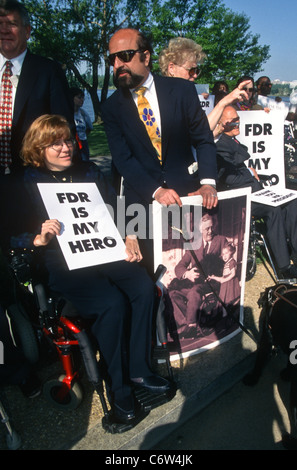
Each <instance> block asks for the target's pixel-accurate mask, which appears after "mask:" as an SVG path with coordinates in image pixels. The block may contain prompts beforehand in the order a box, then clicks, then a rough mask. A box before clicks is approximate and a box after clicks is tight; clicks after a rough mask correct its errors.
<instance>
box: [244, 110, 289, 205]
mask: <svg viewBox="0 0 297 470" xmlns="http://www.w3.org/2000/svg"><path fill="white" fill-rule="evenodd" d="M238 115H239V117H240V135H239V136H238V140H239V141H240V142H241V143H242V144H244V145H246V146H247V147H248V152H249V154H250V156H251V158H250V159H249V160H248V161H246V162H245V163H246V165H247V167H249V168H254V169H255V170H256V172H257V173H258V175H264V176H268V177H269V179H270V181H271V182H272V186H270V185H268V184H267V186H266V188H265V189H268V188H270V190H271V191H266V192H262V191H261V192H260V193H261V195H262V196H263V197H262V198H260V197H259V196H260V194H258V195H257V193H253V194H252V200H253V201H256V202H262V203H263V204H269V205H273V206H275V205H280V204H284V203H285V202H288V201H289V200H291V199H294V198H296V197H297V192H295V193H294V191H291V190H287V189H286V180H285V162H284V121H283V117H282V112H281V111H270V112H269V113H266V112H265V111H239V112H238ZM277 194H279V197H276V196H277ZM286 197H287V198H288V199H286Z"/></svg>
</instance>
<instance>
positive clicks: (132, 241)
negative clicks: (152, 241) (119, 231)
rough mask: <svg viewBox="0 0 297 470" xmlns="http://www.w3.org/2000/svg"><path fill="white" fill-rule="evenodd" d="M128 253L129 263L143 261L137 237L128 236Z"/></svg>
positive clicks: (127, 259) (126, 242)
mask: <svg viewBox="0 0 297 470" xmlns="http://www.w3.org/2000/svg"><path fill="white" fill-rule="evenodd" d="M125 244H126V253H127V256H128V257H127V258H126V261H129V262H130V263H133V262H135V261H136V262H137V263H139V261H141V260H142V259H143V257H142V254H141V251H140V249H139V244H138V240H137V237H136V235H127V236H126V241H125Z"/></svg>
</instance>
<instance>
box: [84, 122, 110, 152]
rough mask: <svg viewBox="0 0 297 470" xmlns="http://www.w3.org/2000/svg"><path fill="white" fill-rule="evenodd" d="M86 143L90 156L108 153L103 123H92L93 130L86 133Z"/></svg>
mask: <svg viewBox="0 0 297 470" xmlns="http://www.w3.org/2000/svg"><path fill="white" fill-rule="evenodd" d="M88 143H89V149H90V156H91V157H98V156H105V155H110V150H109V146H108V143H107V137H106V134H105V130H104V126H103V124H99V123H94V124H93V130H92V131H91V132H90V134H89V135H88Z"/></svg>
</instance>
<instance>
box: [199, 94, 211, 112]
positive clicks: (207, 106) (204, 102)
mask: <svg viewBox="0 0 297 470" xmlns="http://www.w3.org/2000/svg"><path fill="white" fill-rule="evenodd" d="M214 100H215V97H214V95H208V98H204V97H203V95H199V101H200V104H201V107H202V109H203V111H205V114H206V115H208V114H209V113H210V112H211V111H212V110H213V108H214Z"/></svg>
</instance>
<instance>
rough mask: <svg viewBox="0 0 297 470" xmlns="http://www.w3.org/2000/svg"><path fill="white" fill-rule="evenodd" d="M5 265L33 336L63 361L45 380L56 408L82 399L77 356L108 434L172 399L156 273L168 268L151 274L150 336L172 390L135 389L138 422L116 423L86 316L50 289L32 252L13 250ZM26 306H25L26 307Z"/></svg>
mask: <svg viewBox="0 0 297 470" xmlns="http://www.w3.org/2000/svg"><path fill="white" fill-rule="evenodd" d="M9 266H10V269H11V272H12V276H13V278H14V283H15V291H16V296H17V297H18V303H20V302H19V300H20V301H21V306H22V307H23V308H24V310H26V313H28V310H30V313H29V315H31V320H32V324H33V326H34V329H35V333H36V334H35V337H36V340H37V342H38V343H39V344H40V342H42V341H43V340H46V343H47V344H49V345H50V348H51V349H53V350H54V351H55V352H56V353H57V355H58V358H59V360H60V362H61V365H62V368H63V373H61V374H60V375H59V376H58V377H57V378H54V379H50V380H48V381H46V382H45V383H44V385H43V396H44V397H45V398H46V399H47V401H48V402H50V403H51V405H53V406H54V407H56V408H58V409H62V410H74V409H76V408H77V407H78V406H79V405H80V403H81V401H82V400H83V389H82V387H81V384H80V374H79V370H78V367H77V366H76V360H75V359H77V356H79V357H78V359H82V363H83V365H84V369H85V372H86V375H87V378H88V380H89V382H90V383H91V384H92V386H93V388H94V391H95V392H96V393H97V394H98V395H99V399H100V403H101V406H102V410H103V418H102V426H103V428H104V429H105V430H106V431H107V432H109V433H112V434H114V433H122V432H125V431H127V430H129V429H131V428H132V427H134V426H135V425H136V424H137V423H138V422H139V421H140V420H141V419H143V418H144V417H145V416H146V415H147V414H148V413H149V412H150V411H151V410H152V409H154V408H156V407H158V406H160V405H162V404H164V403H166V402H168V401H170V400H171V399H172V398H173V397H174V396H175V393H176V387H175V384H174V380H173V373H172V368H171V364H170V355H169V350H168V348H167V329H166V324H165V320H164V316H163V312H164V308H163V302H162V290H161V287H160V282H159V280H160V278H161V277H162V275H163V274H164V272H165V270H166V268H165V267H164V266H162V265H160V266H159V268H158V269H157V271H156V273H155V282H156V312H155V322H156V334H155V336H154V338H153V344H154V347H153V357H152V360H156V361H158V362H162V363H165V364H166V366H167V371H168V378H169V380H170V382H171V383H172V389H171V390H170V391H169V392H167V393H166V394H160V395H152V394H149V393H148V392H144V391H143V390H140V389H139V390H137V389H135V396H136V399H137V401H138V402H139V403H140V406H141V410H142V413H140V417H139V419H138V421H137V422H132V423H129V424H122V423H119V422H116V421H115V419H114V418H113V415H112V410H110V409H109V408H108V405H107V401H106V398H105V394H106V393H107V387H108V385H107V382H106V381H105V374H104V367H102V366H101V361H100V360H98V354H99V356H100V353H98V351H97V345H95V342H94V340H93V338H92V336H91V335H90V334H89V332H88V324H87V321H85V320H82V319H81V318H80V317H79V316H78V314H77V312H76V311H75V309H74V307H73V306H72V305H71V303H70V302H68V301H66V300H65V299H64V298H63V297H62V296H61V295H59V294H58V293H53V292H49V290H48V287H47V284H46V282H45V279H44V278H43V276H42V275H41V274H40V273H41V272H42V271H41V270H40V266H39V265H38V260H36V255H35V253H34V251H31V250H26V249H24V250H19V249H17V250H11V252H10V258H9ZM24 306H25V307H24Z"/></svg>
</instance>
